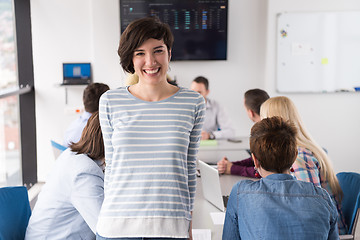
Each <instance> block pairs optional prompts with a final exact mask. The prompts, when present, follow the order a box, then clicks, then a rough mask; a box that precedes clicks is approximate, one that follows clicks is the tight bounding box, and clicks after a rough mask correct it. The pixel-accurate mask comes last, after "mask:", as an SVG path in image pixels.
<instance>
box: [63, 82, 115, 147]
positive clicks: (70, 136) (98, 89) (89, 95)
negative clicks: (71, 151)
mask: <svg viewBox="0 0 360 240" xmlns="http://www.w3.org/2000/svg"><path fill="white" fill-rule="evenodd" d="M109 89H110V88H109V86H108V85H106V84H104V83H91V84H89V85H88V86H87V87H86V88H85V90H84V93H83V103H84V108H85V111H84V113H83V114H82V115H81V116H80V117H79V118H78V119H76V120H75V121H73V122H72V123H71V125H70V126H69V127H68V129H67V130H66V132H65V135H64V141H63V145H64V146H66V147H68V146H69V145H70V144H71V143H77V142H78V141H79V140H80V137H81V133H82V131H83V129H84V128H85V126H86V123H87V121H88V120H89V118H90V116H91V115H92V114H93V113H94V112H96V111H98V110H99V99H100V97H101V95H102V94H103V93H104V92H106V91H107V90H109Z"/></svg>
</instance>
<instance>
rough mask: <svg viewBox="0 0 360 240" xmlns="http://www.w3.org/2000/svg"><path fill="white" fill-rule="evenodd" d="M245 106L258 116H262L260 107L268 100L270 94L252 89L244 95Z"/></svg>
mask: <svg viewBox="0 0 360 240" xmlns="http://www.w3.org/2000/svg"><path fill="white" fill-rule="evenodd" d="M244 98H245V105H246V107H247V108H249V109H251V110H253V111H254V112H255V113H256V114H258V115H260V107H261V104H263V103H264V102H265V101H266V100H268V99H269V98H270V97H269V94H267V92H265V91H264V90H261V89H258V88H255V89H250V90H248V91H247V92H246V93H245V94H244Z"/></svg>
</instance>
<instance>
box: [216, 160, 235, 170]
mask: <svg viewBox="0 0 360 240" xmlns="http://www.w3.org/2000/svg"><path fill="white" fill-rule="evenodd" d="M232 165H233V164H232V163H231V162H230V161H229V160H228V159H227V158H226V157H223V158H222V159H221V160H220V161H219V162H218V163H217V167H218V171H219V173H221V174H231V166H232Z"/></svg>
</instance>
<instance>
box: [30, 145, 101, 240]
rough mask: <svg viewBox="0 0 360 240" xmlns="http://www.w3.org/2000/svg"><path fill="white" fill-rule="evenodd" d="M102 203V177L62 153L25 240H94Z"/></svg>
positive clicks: (88, 162)
mask: <svg viewBox="0 0 360 240" xmlns="http://www.w3.org/2000/svg"><path fill="white" fill-rule="evenodd" d="M103 199H104V174H103V171H102V170H101V168H100V167H99V166H98V164H97V163H96V162H95V161H93V160H92V159H90V158H89V157H88V156H86V155H84V154H76V153H75V152H72V151H71V150H70V149H67V150H65V151H64V152H63V153H62V154H61V155H60V156H59V158H58V159H57V160H56V162H55V165H54V168H53V169H52V171H51V173H50V174H49V176H48V178H47V180H46V183H45V185H44V186H43V188H42V190H41V192H40V194H39V197H38V200H37V202H36V205H35V208H34V210H33V212H32V215H31V217H30V221H29V225H28V227H27V230H26V236H25V239H26V240H33V239H34V240H41V239H68V240H78V239H95V232H96V230H95V227H96V222H97V219H98V215H99V212H100V208H101V204H102V202H103Z"/></svg>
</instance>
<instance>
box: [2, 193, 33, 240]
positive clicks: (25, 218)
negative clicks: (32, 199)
mask: <svg viewBox="0 0 360 240" xmlns="http://www.w3.org/2000/svg"><path fill="white" fill-rule="evenodd" d="M30 215H31V210H30V204H29V198H28V192H27V189H26V187H23V186H20V187H4V188H0V239H6V240H18V239H21V240H23V239H24V238H25V232H26V227H27V225H28V222H29V218H30Z"/></svg>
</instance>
